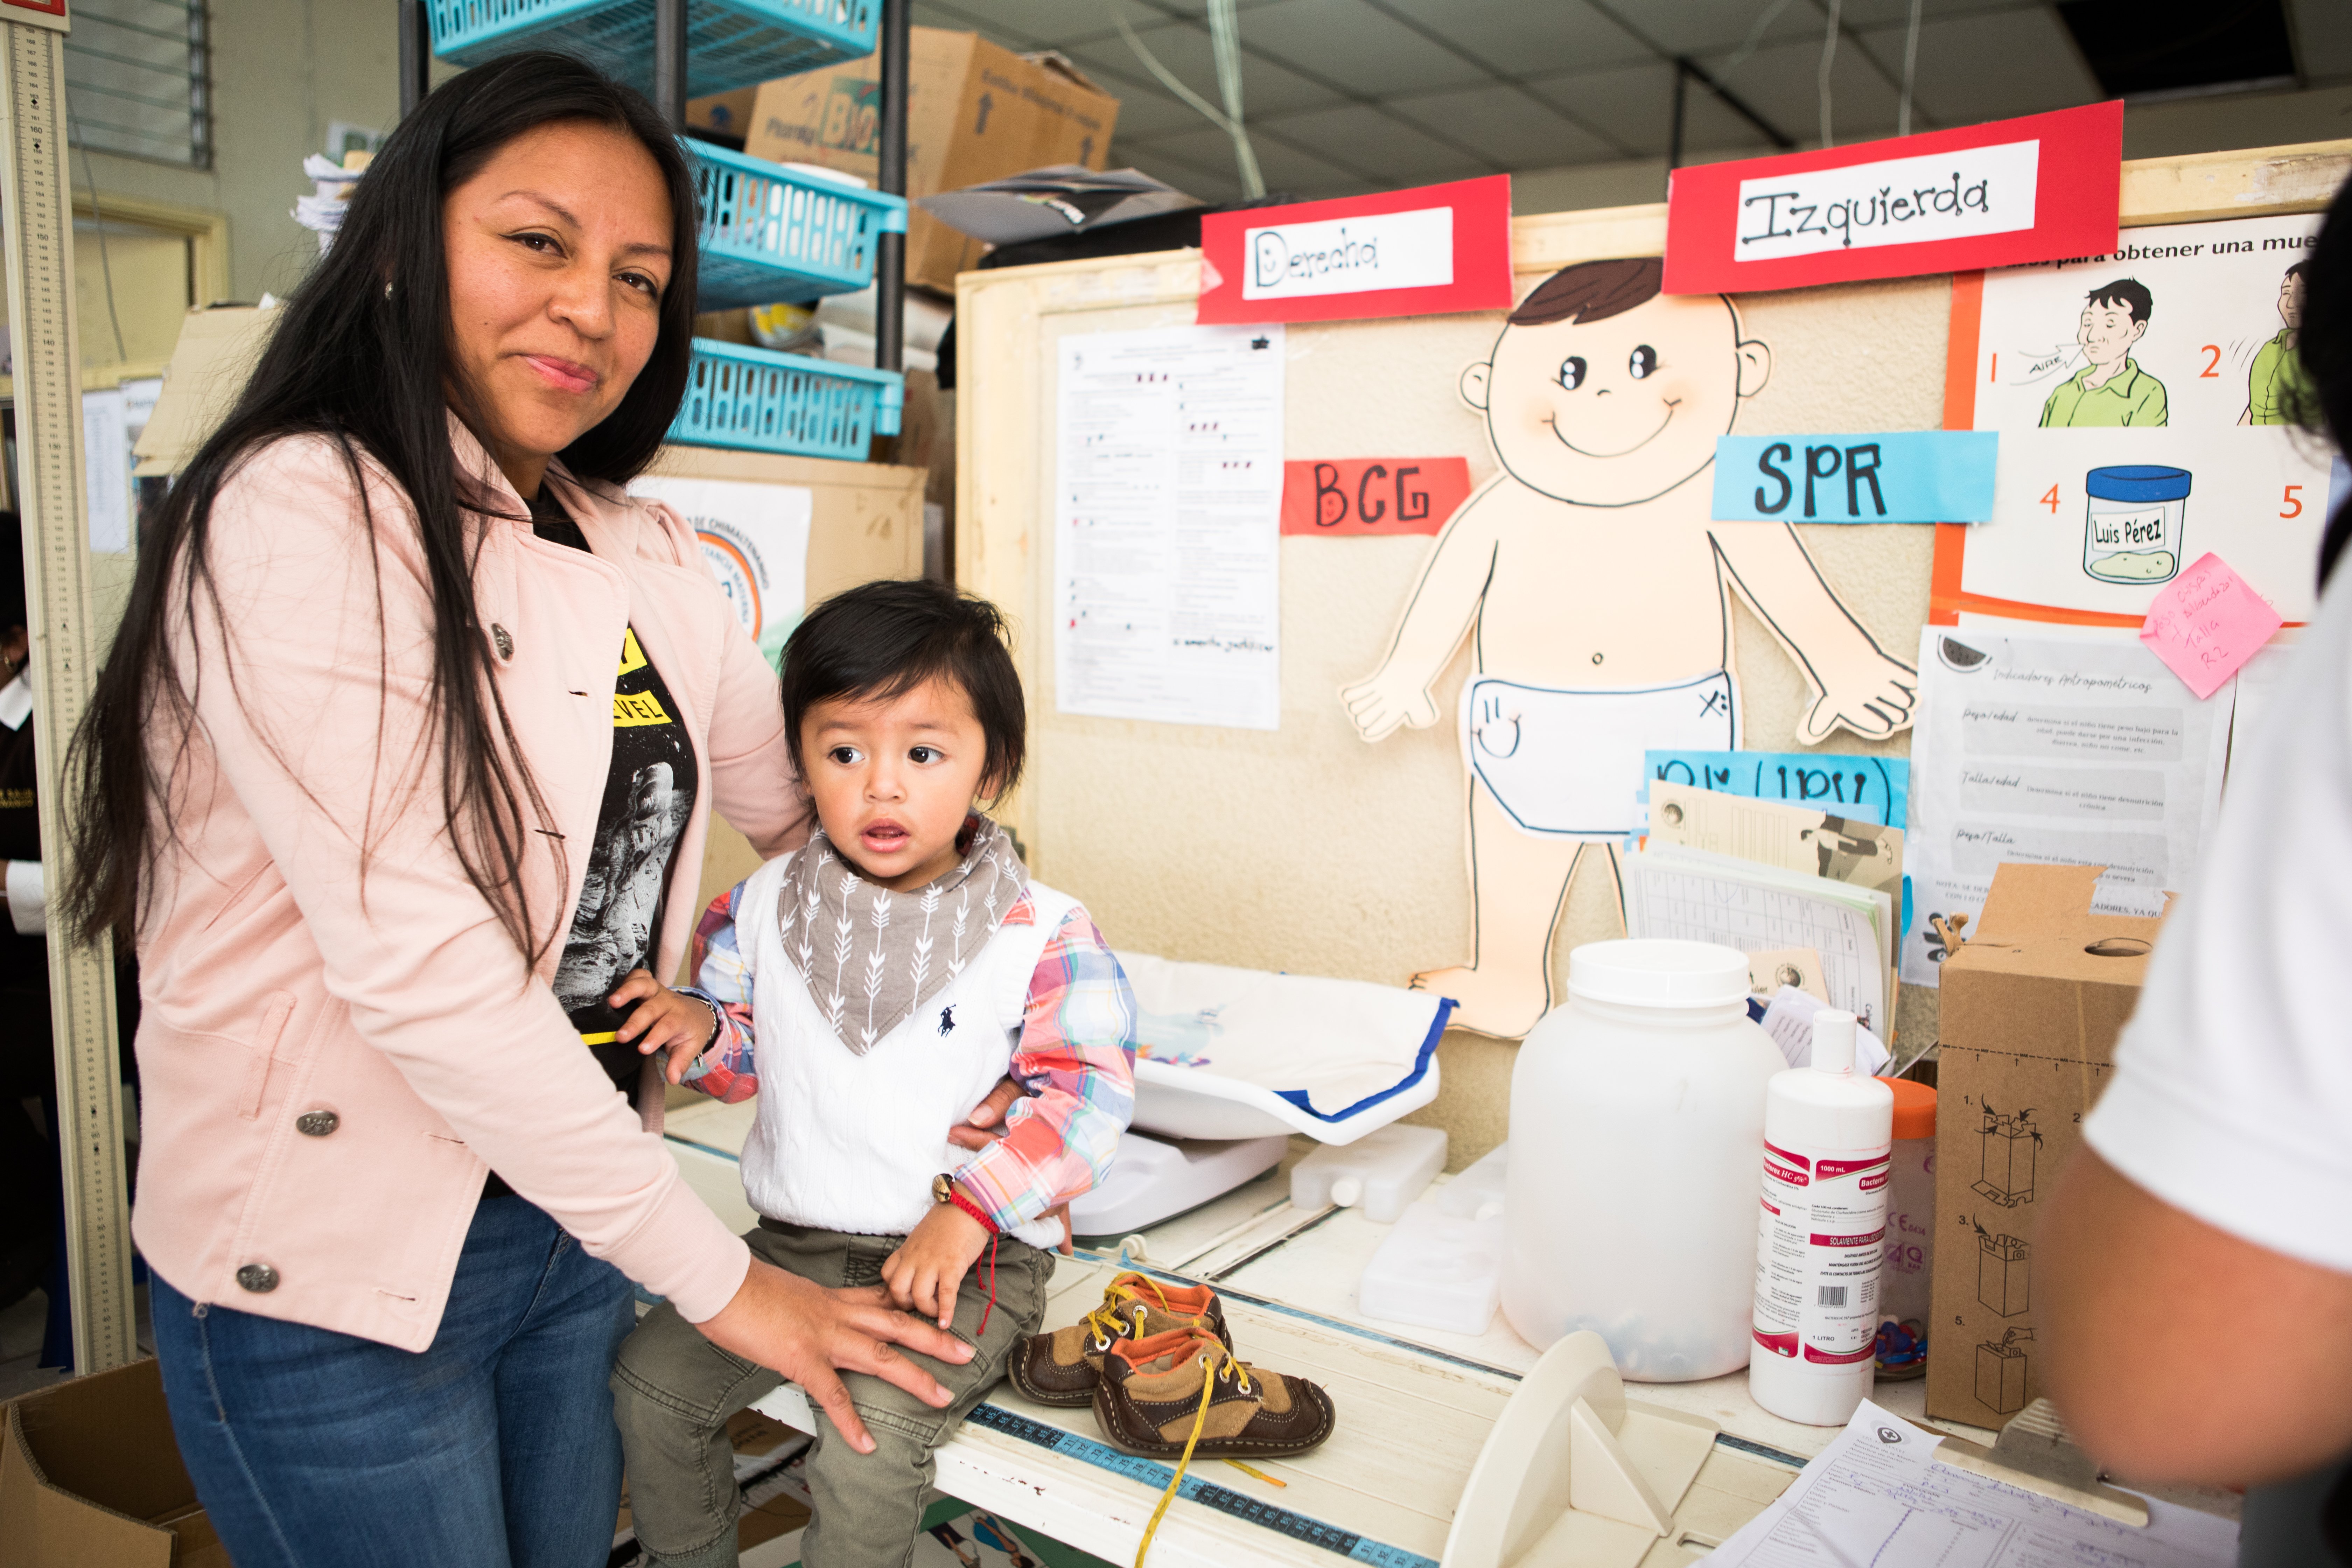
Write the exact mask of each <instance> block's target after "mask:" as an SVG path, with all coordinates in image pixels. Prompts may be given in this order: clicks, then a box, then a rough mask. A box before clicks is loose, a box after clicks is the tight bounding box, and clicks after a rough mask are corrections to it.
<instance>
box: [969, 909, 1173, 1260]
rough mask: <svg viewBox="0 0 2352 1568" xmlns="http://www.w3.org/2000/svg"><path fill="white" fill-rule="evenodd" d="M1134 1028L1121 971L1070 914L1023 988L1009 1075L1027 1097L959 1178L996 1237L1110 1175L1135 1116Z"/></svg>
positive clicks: (1081, 913) (1084, 921) (1087, 926)
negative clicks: (1123, 1135) (1121, 1136)
mask: <svg viewBox="0 0 2352 1568" xmlns="http://www.w3.org/2000/svg"><path fill="white" fill-rule="evenodd" d="M1135 1021H1136V1020H1135V993H1134V991H1133V990H1132V989H1130V988H1129V985H1128V983H1127V974H1126V972H1125V971H1123V970H1121V969H1120V968H1119V966H1118V959H1117V958H1114V957H1113V956H1112V955H1111V952H1110V949H1109V947H1108V946H1107V945H1106V944H1105V943H1104V942H1103V936H1102V932H1101V931H1097V930H1096V929H1095V922H1094V921H1093V920H1091V919H1090V918H1089V917H1088V916H1087V911H1086V910H1083V909H1074V910H1071V911H1070V912H1069V914H1068V915H1067V916H1066V918H1065V919H1064V920H1063V921H1062V924H1061V927H1060V929H1059V930H1057V931H1055V933H1054V935H1053V936H1052V938H1051V939H1050V940H1048V941H1047V942H1046V943H1045V952H1044V953H1043V955H1041V956H1040V957H1039V959H1038V960H1037V968H1036V970H1035V972H1034V973H1033V974H1032V975H1031V976H1030V980H1029V1002H1028V1006H1027V1008H1026V1009H1025V1010H1024V1017H1023V1021H1022V1027H1021V1043H1020V1044H1019V1045H1018V1046H1017V1047H1014V1049H1013V1064H1012V1067H1011V1068H1010V1069H1009V1071H1010V1073H1011V1075H1012V1077H1013V1079H1016V1080H1018V1081H1019V1082H1020V1083H1021V1084H1022V1086H1023V1087H1024V1088H1025V1089H1027V1090H1028V1091H1029V1093H1028V1097H1027V1098H1026V1099H1024V1100H1016V1101H1014V1102H1013V1110H1012V1111H1011V1113H1010V1114H1009V1115H1007V1116H1006V1118H1005V1123H1004V1124H1005V1133H1004V1136H1003V1137H1002V1138H1000V1139H998V1140H997V1141H996V1142H993V1143H992V1144H990V1145H989V1146H988V1147H987V1148H986V1149H984V1150H982V1152H980V1153H979V1154H978V1155H977V1156H975V1157H974V1158H973V1160H972V1162H971V1163H970V1164H968V1165H966V1166H965V1167H964V1168H963V1169H962V1170H961V1172H960V1173H958V1174H957V1178H956V1179H957V1180H958V1182H960V1183H961V1184H962V1186H963V1187H964V1189H965V1191H966V1192H968V1193H969V1194H971V1196H972V1198H973V1199H974V1200H975V1201H977V1202H978V1203H979V1205H981V1206H982V1207H983V1208H985V1209H986V1210H987V1211H988V1216H989V1219H990V1221H991V1223H992V1224H993V1225H994V1226H996V1228H997V1229H999V1230H1004V1229H1008V1228H1010V1227H1011V1226H1016V1225H1022V1224H1025V1223H1026V1222H1028V1221H1031V1220H1034V1219H1038V1218H1041V1217H1043V1216H1044V1215H1046V1214H1048V1213H1050V1212H1051V1211H1052V1210H1054V1209H1055V1208H1058V1207H1060V1206H1061V1205H1063V1204H1066V1203H1067V1202H1069V1201H1070V1200H1071V1199H1072V1198H1074V1197H1076V1196H1078V1195H1079V1194H1081V1193H1084V1192H1086V1191H1087V1190H1088V1189H1089V1188H1091V1187H1092V1186H1093V1185H1094V1184H1096V1183H1097V1182H1098V1181H1100V1180H1101V1179H1102V1176H1103V1173H1104V1172H1105V1171H1107V1170H1108V1169H1109V1168H1110V1160H1111V1155H1112V1154H1113V1153H1114V1152H1117V1151H1118V1135H1119V1134H1120V1133H1121V1132H1123V1131H1126V1130H1127V1123H1128V1119H1129V1117H1130V1116H1132V1115H1133V1114H1134V1111H1135Z"/></svg>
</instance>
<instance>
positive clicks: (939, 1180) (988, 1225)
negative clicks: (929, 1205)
mask: <svg viewBox="0 0 2352 1568" xmlns="http://www.w3.org/2000/svg"><path fill="white" fill-rule="evenodd" d="M931 1201H932V1202H933V1203H935V1204H953V1205H955V1206H956V1207H958V1208H960V1209H961V1210H963V1212H964V1213H966V1214H968V1215H971V1217H972V1218H974V1219H976V1220H978V1221H979V1222H980V1223H981V1225H982V1227H983V1228H985V1229H987V1230H988V1231H989V1232H991V1233H992V1234H993V1233H994V1231H995V1230H996V1222H995V1221H994V1220H992V1219H991V1218H989V1217H988V1212H987V1211H986V1210H985V1209H982V1207H981V1206H980V1205H978V1204H976V1203H974V1202H972V1201H971V1199H970V1198H968V1197H966V1196H964V1194H963V1190H962V1189H961V1187H958V1186H957V1185H956V1184H955V1177H954V1176H953V1175H951V1174H950V1173H947V1172H945V1171H942V1172H940V1173H939V1174H938V1175H936V1176H933V1177H932V1178H931Z"/></svg>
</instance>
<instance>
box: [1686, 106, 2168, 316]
mask: <svg viewBox="0 0 2352 1568" xmlns="http://www.w3.org/2000/svg"><path fill="white" fill-rule="evenodd" d="M2123 110H2124V106H2123V104H2122V103H2121V102H2114V103H2095V104H2091V105H2089V106H2088V107H2086V108H2083V109H2062V110H2057V111H2056V112H2054V113H2051V114H2032V115H2028V116H2026V117H2025V118H2024V119H2021V120H2000V121H1993V122H1992V123H1990V124H1989V125H1970V126H1967V127H1964V128H1962V129H1959V130H1956V131H1931V132H1927V133H1926V134H1924V135H1919V136H1906V137H1903V138H1900V139H1898V140H1893V141H1886V142H1861V143H1857V144H1856V145H1854V146H1851V147H1832V148H1824V149H1822V151H1820V152H1816V153H1787V154H1784V155H1782V156H1780V157H1777V158H1750V159H1745V160H1742V161H1740V162H1738V163H1708V164H1703V165H1699V166H1696V167H1692V168H1685V169H1677V170H1675V173H1674V184H1673V190H1672V194H1671V195H1669V196H1668V198H1667V207H1666V276H1665V288H1666V291H1667V292H1668V293H1670V294H1720V293H1738V292H1739V291H1741V290H1743V289H1803V288H1810V287H1811V286H1813V285H1815V284H1820V283H1852V282H1855V281H1858V280H1860V279H1868V278H1914V277H1917V276H1919V275H1921V274H1923V273H1929V272H1967V271H1974V270H1977V269H1978V268H1986V267H2014V266H2019V265H2021V264H2024V263H2027V262H2033V261H2050V260H2054V259H2058V258H2063V257H2069V256H2094V255H2097V254H2099V253H2101V252H2104V251H2109V250H2113V249H2114V248H2115V247H2116V211H2117V208H2118V205H2119V204H2120V199H2121V195H2122V190H2123V128H2124V112H2123Z"/></svg>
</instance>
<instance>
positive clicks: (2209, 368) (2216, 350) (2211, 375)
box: [2197, 343, 2221, 381]
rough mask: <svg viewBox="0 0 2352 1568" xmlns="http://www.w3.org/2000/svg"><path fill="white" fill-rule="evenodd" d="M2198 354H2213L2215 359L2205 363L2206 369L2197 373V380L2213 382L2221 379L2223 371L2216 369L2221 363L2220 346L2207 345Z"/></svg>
mask: <svg viewBox="0 0 2352 1568" xmlns="http://www.w3.org/2000/svg"><path fill="white" fill-rule="evenodd" d="M2198 352H2199V353H2209V354H2211V355H2212V356H2213V357H2212V358H2211V359H2209V360H2207V361H2206V362H2205V368H2204V369H2203V370H2200V371H2199V372H2198V373H2197V379H2198V380H2200V381H2212V380H2214V379H2216V378H2217V377H2219V376H2220V375H2221V371H2220V370H2219V369H2217V368H2216V367H2217V366H2219V365H2220V364H2221V348H2220V347H2219V345H2217V344H2213V343H2207V344H2206V345H2205V346H2204V347H2203V348H2202V349H2200V350H2199V351H2198Z"/></svg>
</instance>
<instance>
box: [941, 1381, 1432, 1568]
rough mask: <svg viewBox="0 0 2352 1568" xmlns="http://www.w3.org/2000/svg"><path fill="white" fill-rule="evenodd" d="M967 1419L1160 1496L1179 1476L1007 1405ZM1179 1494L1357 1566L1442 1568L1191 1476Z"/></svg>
mask: <svg viewBox="0 0 2352 1568" xmlns="http://www.w3.org/2000/svg"><path fill="white" fill-rule="evenodd" d="M964 1419H965V1420H967V1421H972V1422H976V1423H978V1424H979V1425H981V1426H985V1427H987V1428H988V1429H989V1430H990V1431H992V1432H1002V1433H1003V1434H1004V1435H1005V1436H1008V1437H1018V1438H1019V1439H1021V1441H1023V1442H1024V1443H1034V1444H1035V1445H1036V1446H1037V1447H1040V1448H1044V1449H1046V1450H1047V1451H1049V1452H1051V1453H1055V1454H1059V1455H1061V1456H1063V1457H1064V1458H1071V1459H1082V1460H1084V1461H1085V1462H1086V1463H1087V1464H1089V1465H1092V1466H1094V1467H1095V1468H1097V1469H1104V1470H1108V1471H1110V1472H1111V1473H1112V1474H1113V1475H1117V1476H1125V1477H1126V1478H1127V1479H1129V1480H1131V1481H1139V1482H1141V1483H1142V1484H1143V1485H1145V1486H1147V1487H1150V1488H1151V1489H1153V1490H1155V1491H1165V1490H1166V1489H1167V1488H1168V1483H1169V1481H1170V1480H1171V1479H1172V1478H1173V1477H1174V1476H1175V1474H1176V1472H1175V1471H1173V1470H1171V1469H1170V1468H1168V1467H1167V1466H1165V1465H1161V1464H1155V1463H1153V1462H1152V1461H1151V1460H1150V1459H1139V1458H1136V1457H1135V1456H1134V1455H1132V1454H1122V1453H1120V1452H1119V1451H1118V1449H1117V1448H1113V1447H1108V1446H1107V1445H1105V1444H1101V1443H1097V1442H1096V1441H1095V1440H1094V1439H1093V1438H1091V1437H1081V1436H1078V1435H1077V1434H1076V1433H1075V1432H1065V1431H1063V1430H1062V1429H1061V1428H1060V1427H1059V1426H1047V1425H1045V1423H1044V1422H1042V1421H1032V1420H1031V1419H1029V1417H1027V1416H1026V1415H1014V1414H1013V1412H1012V1411H1010V1410H1007V1409H1005V1408H1004V1407H1003V1406H1002V1405H975V1406H973V1408H972V1412H971V1415H967V1416H966V1417H964ZM1176 1495H1177V1496H1178V1497H1181V1498H1182V1499H1184V1500H1186V1501H1188V1502H1196V1503H1199V1504H1201V1505H1202V1507H1203V1508H1213V1509H1215V1510H1217V1511H1218V1512H1219V1513H1225V1514H1231V1515H1232V1516H1233V1517H1234V1518H1235V1519H1239V1520H1245V1521H1248V1522H1249V1523H1251V1524H1255V1525H1259V1526H1262V1527H1263V1528H1265V1529H1267V1530H1271V1531H1275V1532H1276V1533H1277V1534H1281V1535H1287V1536H1289V1537H1290V1538H1291V1539H1292V1540H1293V1541H1303V1542H1306V1543H1307V1545H1309V1546H1319V1547H1321V1548H1323V1550H1324V1551H1326V1552H1338V1553H1339V1555H1340V1556H1342V1557H1345V1558H1348V1559H1349V1560H1351V1561H1353V1562H1357V1563H1369V1564H1370V1565H1371V1568H1437V1563H1436V1562H1435V1561H1434V1560H1433V1559H1431V1558H1427V1557H1423V1555H1421V1553H1419V1552H1407V1551H1406V1550H1404V1548H1402V1547H1401V1546H1391V1545H1388V1544H1386V1543H1385V1542H1378V1541H1372V1540H1370V1539H1368V1538H1366V1537H1364V1536H1361V1535H1359V1534H1357V1533H1356V1532H1355V1531H1352V1530H1341V1529H1340V1528H1339V1526H1337V1525H1333V1524H1326V1523H1324V1522H1323V1521H1321V1520H1319V1519H1309V1518H1308V1517H1307V1515H1305V1514H1303V1513H1293V1512H1292V1511H1291V1510H1288V1509H1286V1508H1276V1507H1275V1506H1274V1505H1273V1504H1272V1503H1268V1502H1262V1501H1260V1500H1258V1499H1256V1498H1254V1497H1251V1496H1249V1495H1248V1494H1247V1493H1246V1492H1237V1491H1234V1489H1231V1488H1230V1487H1220V1486H1212V1485H1211V1484H1210V1483H1209V1482H1207V1481H1204V1480H1202V1479H1200V1478H1199V1477H1197V1476H1192V1475H1187V1476H1186V1477H1185V1478H1184V1482H1183V1484H1182V1485H1181V1486H1180V1487H1178V1488H1177V1489H1176Z"/></svg>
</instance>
